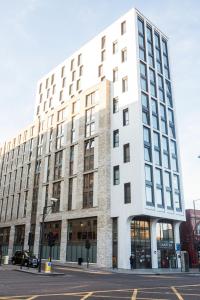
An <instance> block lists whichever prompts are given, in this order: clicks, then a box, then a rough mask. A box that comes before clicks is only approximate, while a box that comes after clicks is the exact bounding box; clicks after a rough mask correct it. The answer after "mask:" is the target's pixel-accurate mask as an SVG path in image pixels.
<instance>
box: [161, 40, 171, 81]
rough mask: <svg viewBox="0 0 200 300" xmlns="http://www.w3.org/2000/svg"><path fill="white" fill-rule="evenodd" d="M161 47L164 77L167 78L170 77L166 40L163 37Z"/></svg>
mask: <svg viewBox="0 0 200 300" xmlns="http://www.w3.org/2000/svg"><path fill="white" fill-rule="evenodd" d="M162 49H163V63H164V73H165V77H167V78H168V79H170V72H169V60H168V50H167V41H166V40H164V39H163V40H162Z"/></svg>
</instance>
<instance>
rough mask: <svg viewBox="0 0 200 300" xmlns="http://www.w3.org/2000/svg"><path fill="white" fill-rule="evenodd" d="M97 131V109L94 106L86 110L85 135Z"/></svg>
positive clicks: (87, 135)
mask: <svg viewBox="0 0 200 300" xmlns="http://www.w3.org/2000/svg"><path fill="white" fill-rule="evenodd" d="M94 133H95V111H94V107H92V108H90V109H87V110H86V111H85V137H90V136H91V135H93V134H94Z"/></svg>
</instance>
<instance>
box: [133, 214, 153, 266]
mask: <svg viewBox="0 0 200 300" xmlns="http://www.w3.org/2000/svg"><path fill="white" fill-rule="evenodd" d="M131 255H132V256H133V259H134V265H133V267H134V268H136V269H146V268H151V239H150V221H149V220H144V219H143V220H142V219H133V220H132V221H131Z"/></svg>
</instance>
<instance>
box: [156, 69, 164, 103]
mask: <svg viewBox="0 0 200 300" xmlns="http://www.w3.org/2000/svg"><path fill="white" fill-rule="evenodd" d="M158 93H159V99H160V101H162V102H165V91H164V82H163V77H162V76H161V75H159V74H158Z"/></svg>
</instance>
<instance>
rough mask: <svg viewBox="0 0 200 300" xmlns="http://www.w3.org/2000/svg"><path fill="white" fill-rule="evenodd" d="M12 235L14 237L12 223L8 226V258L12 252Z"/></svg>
mask: <svg viewBox="0 0 200 300" xmlns="http://www.w3.org/2000/svg"><path fill="white" fill-rule="evenodd" d="M14 237H15V226H14V225H13V226H11V227H10V237H9V245H8V256H9V258H11V257H12V254H13V244H14Z"/></svg>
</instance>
